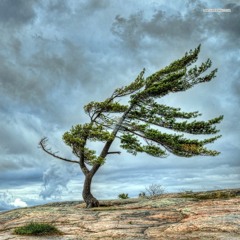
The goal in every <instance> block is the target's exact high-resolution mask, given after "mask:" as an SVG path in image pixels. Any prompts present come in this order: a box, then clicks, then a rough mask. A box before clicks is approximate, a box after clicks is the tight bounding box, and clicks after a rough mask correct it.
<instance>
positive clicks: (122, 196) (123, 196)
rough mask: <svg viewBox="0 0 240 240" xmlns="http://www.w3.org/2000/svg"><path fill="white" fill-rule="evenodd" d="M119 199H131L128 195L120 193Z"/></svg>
mask: <svg viewBox="0 0 240 240" xmlns="http://www.w3.org/2000/svg"><path fill="white" fill-rule="evenodd" d="M118 198H120V199H128V198H129V197H128V193H120V194H119V195H118Z"/></svg>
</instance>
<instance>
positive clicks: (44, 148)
mask: <svg viewBox="0 0 240 240" xmlns="http://www.w3.org/2000/svg"><path fill="white" fill-rule="evenodd" d="M46 142H47V138H46V137H44V138H42V139H41V141H40V142H39V146H40V147H41V148H42V150H43V151H44V152H46V153H48V154H49V155H51V156H53V157H55V158H57V159H60V160H62V161H65V162H70V163H78V164H79V161H75V160H69V159H67V158H63V157H60V156H57V155H56V154H55V153H54V152H52V151H51V149H47V148H46Z"/></svg>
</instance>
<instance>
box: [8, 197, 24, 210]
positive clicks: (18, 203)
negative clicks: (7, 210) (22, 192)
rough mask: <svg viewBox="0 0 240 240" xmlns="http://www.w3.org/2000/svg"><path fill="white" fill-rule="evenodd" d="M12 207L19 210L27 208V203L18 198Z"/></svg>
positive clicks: (12, 203)
mask: <svg viewBox="0 0 240 240" xmlns="http://www.w3.org/2000/svg"><path fill="white" fill-rule="evenodd" d="M10 205H12V206H14V207H16V208H18V207H27V206H28V205H27V203H26V202H24V201H22V200H21V198H16V199H15V200H14V202H11V203H10Z"/></svg>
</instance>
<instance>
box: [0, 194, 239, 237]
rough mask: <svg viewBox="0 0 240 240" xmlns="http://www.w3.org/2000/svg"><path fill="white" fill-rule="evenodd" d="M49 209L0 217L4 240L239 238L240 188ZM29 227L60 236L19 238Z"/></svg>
mask: <svg viewBox="0 0 240 240" xmlns="http://www.w3.org/2000/svg"><path fill="white" fill-rule="evenodd" d="M100 203H101V207H99V208H95V209H85V208H84V207H85V206H84V204H82V203H79V202H64V203H54V204H47V205H42V206H37V207H30V208H23V209H17V210H13V211H9V212H5V213H1V214H0V239H1V240H7V239H19V240H21V239H28V240H34V239H41V240H43V239H56V240H57V239H63V240H67V239H68V240H80V239H82V240H85V239H86V240H88V239H105V240H110V239H124V240H128V239H129V240H130V239H136V240H141V239H157V240H161V239H164V240H168V239H176V240H177V239H178V240H179V239H180V240H181V239H184V240H187V239H194V240H197V239H226V240H231V239H232V240H237V239H240V189H235V190H224V191H223V190H222V191H217V192H205V193H191V192H186V193H181V194H165V195H162V196H160V197H155V198H151V199H149V198H138V199H129V200H114V201H102V202H100ZM29 222H44V223H51V224H53V225H55V226H56V227H57V228H58V229H59V230H61V231H62V232H63V235H61V236H42V237H36V236H18V235H14V233H13V231H14V229H15V228H16V227H18V226H23V225H25V224H26V223H29Z"/></svg>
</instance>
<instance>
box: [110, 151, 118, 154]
mask: <svg viewBox="0 0 240 240" xmlns="http://www.w3.org/2000/svg"><path fill="white" fill-rule="evenodd" d="M107 154H121V152H120V151H115V152H107Z"/></svg>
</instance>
